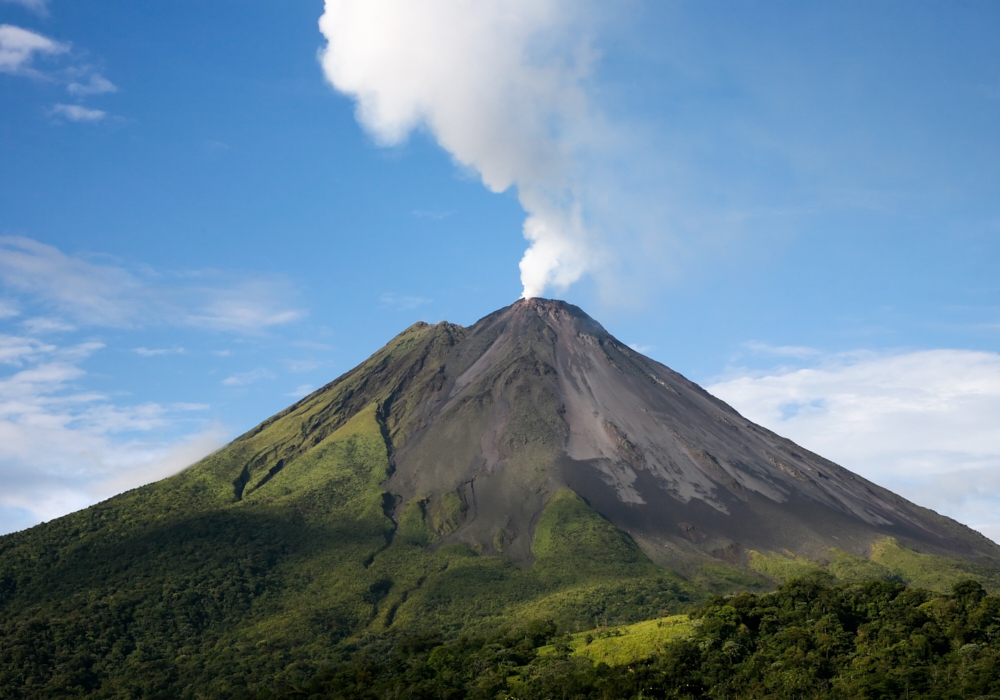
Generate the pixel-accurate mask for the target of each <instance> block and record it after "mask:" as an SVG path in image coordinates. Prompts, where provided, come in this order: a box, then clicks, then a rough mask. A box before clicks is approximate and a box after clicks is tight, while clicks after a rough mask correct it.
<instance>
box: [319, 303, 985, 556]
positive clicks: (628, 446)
mask: <svg viewBox="0 0 1000 700" xmlns="http://www.w3.org/2000/svg"><path fill="white" fill-rule="evenodd" d="M408 334H409V335H408ZM411 336H412V337H411ZM393 342H394V343H396V344H397V345H396V346H394V345H393V344H390V346H387V348H388V347H397V346H399V347H403V348H404V349H405V352H403V351H401V350H398V349H397V350H393V352H392V354H391V356H390V355H387V356H386V358H385V359H383V360H380V361H379V362H380V363H381V364H379V365H378V372H377V373H376V374H375V375H374V376H372V377H370V378H364V381H361V380H360V379H358V377H354V379H352V381H354V382H355V383H358V382H360V384H359V386H361V387H367V389H366V392H367V393H365V396H368V399H367V400H371V399H372V398H376V399H377V400H379V401H380V402H382V406H383V412H384V414H385V420H386V426H387V431H388V437H389V439H390V440H391V443H392V447H393V450H394V462H395V472H394V473H393V475H392V477H391V478H390V479H389V481H388V483H387V485H386V486H387V488H388V489H389V490H390V491H392V492H393V493H396V494H398V495H399V496H400V499H399V506H398V509H397V512H400V511H401V509H403V508H405V507H406V504H407V503H409V502H411V501H412V500H413V499H419V501H420V502H421V503H424V504H426V507H427V508H429V509H431V510H433V509H434V508H438V509H439V510H440V509H441V508H444V507H445V506H444V505H442V504H443V503H445V502H446V501H447V502H449V503H452V505H451V506H449V507H450V508H451V511H450V512H451V515H450V516H449V520H448V522H449V523H450V525H449V527H448V531H447V532H440V533H439V534H441V535H443V540H442V542H444V543H447V542H464V543H466V544H469V545H471V546H473V547H475V548H477V549H478V550H479V551H482V552H484V553H492V554H502V555H503V556H506V557H509V558H511V559H513V560H515V561H518V562H520V563H528V562H530V561H531V560H532V554H531V538H532V534H533V530H534V525H535V523H536V522H537V519H538V517H539V516H540V514H541V512H542V510H543V509H544V507H545V504H546V502H547V500H548V499H549V498H550V497H551V495H552V494H553V493H555V492H556V491H557V490H558V489H561V488H570V489H572V490H574V491H576V492H577V493H578V494H580V495H581V496H582V497H583V498H584V499H585V500H586V501H587V502H588V503H589V504H590V505H591V507H593V508H594V509H595V510H597V511H598V512H599V513H601V514H602V515H603V516H604V517H605V518H607V519H608V520H610V521H611V522H612V523H614V524H615V525H616V526H618V527H619V528H621V529H623V530H625V531H627V532H628V533H629V534H630V535H631V536H632V537H633V538H634V539H635V540H636V541H637V542H638V543H639V544H640V545H641V546H642V547H643V549H644V550H645V551H646V552H647V554H649V555H650V557H651V558H652V559H653V560H654V561H658V562H660V563H662V564H664V565H667V566H673V567H681V568H683V564H684V563H685V562H690V561H692V559H701V560H703V559H704V558H706V557H717V558H723V559H726V560H729V561H733V562H740V561H745V558H746V553H747V552H748V551H749V550H757V551H775V552H780V551H784V552H789V553H793V554H796V555H802V556H806V557H809V558H812V559H823V558H825V557H827V556H828V555H829V552H830V549H831V548H838V549H842V550H845V551H848V552H851V553H854V554H858V555H865V554H866V553H867V551H868V548H869V547H870V545H871V543H872V542H874V541H875V540H877V539H880V538H882V537H885V536H887V535H888V536H893V537H896V538H897V539H898V540H899V541H901V542H902V543H904V544H907V545H909V546H911V547H915V548H917V549H919V550H921V551H925V552H931V553H936V554H943V555H946V556H952V557H955V556H959V557H963V558H967V559H972V560H975V559H978V558H984V559H986V560H994V559H1000V547H997V545H995V544H994V543H993V542H991V541H990V540H988V539H986V538H985V537H983V536H982V535H980V534H979V533H977V532H975V531H973V530H971V529H969V528H967V527H965V526H963V525H960V524H959V523H957V522H955V521H953V520H951V519H949V518H945V517H943V516H940V515H938V514H936V513H934V512H932V511H930V510H927V509H925V508H921V507H919V506H917V505H915V504H913V503H910V502H909V501H907V500H905V499H903V498H901V497H900V496H897V495H895V494H893V493H892V492H890V491H888V490H886V489H883V488H881V487H879V486H877V485H875V484H873V483H871V482H869V481H867V480H865V479H863V478H862V477H860V476H858V475H856V474H853V473H851V472H850V471H848V470H846V469H844V468H842V467H840V466H838V465H836V464H834V463H832V462H830V461H829V460H826V459H823V458H822V457H820V456H818V455H815V454H813V453H811V452H809V451H808V450H805V449H803V448H801V447H799V446H797V445H795V444H794V443H792V442H791V441H789V440H786V439H784V438H782V437H780V436H778V435H776V434H774V433H772V432H770V431H769V430H767V429H765V428H762V427H761V426H758V425H755V424H753V423H751V422H750V421H748V420H747V419H746V418H744V417H743V416H741V415H740V414H739V413H738V412H736V411H735V410H734V409H733V408H731V407H730V406H728V405H726V404H725V403H723V402H722V401H720V400H719V399H717V398H715V397H713V396H711V395H710V394H708V393H707V392H706V391H705V390H703V389H702V388H701V387H699V386H697V385H696V384H694V383H692V382H690V381H688V380H687V379H685V378H684V377H682V376H681V375H679V374H677V373H676V372H674V371H672V370H671V369H669V368H668V367H666V366H664V365H662V364H660V363H658V362H655V361H653V360H651V359H649V358H647V357H645V356H643V355H641V354H640V353H638V352H636V351H634V350H632V349H631V348H629V347H627V346H626V345H624V344H623V343H621V342H619V341H618V340H616V339H615V338H613V337H612V336H611V335H610V334H609V333H608V332H607V331H605V330H604V328H602V327H601V325H600V324H598V323H597V322H596V321H594V320H593V319H592V318H590V317H589V316H587V314H585V313H584V312H583V311H582V310H580V309H579V308H578V307H576V306H573V305H571V304H567V303H565V302H561V301H552V300H546V299H531V300H521V301H518V302H516V303H515V304H513V305H511V306H509V307H507V308H504V309H501V310H499V311H497V312H495V313H493V314H491V315H489V316H487V317H485V318H483V319H482V320H480V321H479V322H477V323H476V324H475V325H473V326H471V327H469V328H462V327H460V326H455V325H453V324H447V323H441V324H437V325H436V326H428V325H426V324H418V326H415V327H413V328H411V329H409V330H408V331H407V332H406V333H404V334H402V335H401V336H399V337H398V338H397V339H396V340H394V341H393ZM404 346H405V347H404ZM378 357H379V356H378V355H376V356H375V357H374V358H373V360H370V361H369V363H366V364H365V365H362V366H361V367H359V368H358V369H356V370H354V371H353V372H352V373H357V372H369V373H371V372H372V371H373V370H372V367H371V363H372V362H373V361H374V360H375V359H376V358H378ZM352 373H349V374H348V375H345V378H349V377H350V376H351V375H352ZM343 379H344V378H342V380H343ZM338 382H341V380H338ZM338 382H334V384H333V385H331V387H333V386H334V385H337V384H338ZM455 494H457V496H458V498H457V499H456V498H455ZM449 499H450V500H449ZM456 503H460V505H458V506H456V505H454V504H456Z"/></svg>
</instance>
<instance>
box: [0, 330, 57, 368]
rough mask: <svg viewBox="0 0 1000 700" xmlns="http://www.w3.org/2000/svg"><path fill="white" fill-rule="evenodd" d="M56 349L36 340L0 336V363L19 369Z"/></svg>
mask: <svg viewBox="0 0 1000 700" xmlns="http://www.w3.org/2000/svg"><path fill="white" fill-rule="evenodd" d="M55 349H56V347H55V346H54V345H49V344H47V343H43V342H42V341H40V340H37V339H36V338H24V337H20V336H15V335H0V363H3V364H5V365H15V366H18V367H20V366H21V365H23V364H24V363H25V362H26V361H31V360H34V359H35V358H37V357H39V356H41V355H44V354H47V353H51V352H52V351H54V350H55Z"/></svg>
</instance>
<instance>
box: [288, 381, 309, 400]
mask: <svg viewBox="0 0 1000 700" xmlns="http://www.w3.org/2000/svg"><path fill="white" fill-rule="evenodd" d="M315 388H316V387H314V386H313V385H312V384H300V385H298V386H297V387H295V388H294V389H292V390H291V391H290V392H288V393H287V394H285V396H289V397H291V398H293V399H301V398H302V397H303V396H308V395H309V394H311V393H312V392H313V390H314V389H315Z"/></svg>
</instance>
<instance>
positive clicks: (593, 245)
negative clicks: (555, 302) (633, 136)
mask: <svg viewBox="0 0 1000 700" xmlns="http://www.w3.org/2000/svg"><path fill="white" fill-rule="evenodd" d="M592 17H593V13H592V11H591V8H590V6H589V4H587V3H584V4H581V3H570V2H567V1H565V0H501V1H500V2H490V3H472V2H465V1H463V0H431V1H430V2H423V3H419V4H414V3H411V2H407V1H406V0H327V2H326V9H325V12H324V14H323V16H322V17H321V19H320V21H319V26H320V30H321V32H322V33H323V35H324V36H325V37H326V39H327V41H328V44H327V46H326V48H325V49H323V50H322V52H321V54H320V60H321V63H322V67H323V71H324V74H325V76H326V78H327V79H328V80H329V81H330V83H331V84H332V85H333V86H334V87H335V88H336V89H337V90H339V91H341V92H343V93H345V94H347V95H349V96H351V97H353V98H354V99H355V100H356V101H357V118H358V120H359V122H360V123H361V124H362V125H363V126H364V128H365V129H366V130H367V131H368V132H369V133H370V134H371V135H372V136H373V137H374V138H375V140H376V141H377V142H378V143H379V144H380V145H384V146H392V145H396V144H399V143H401V142H403V141H404V140H405V139H406V138H407V137H408V135H409V134H410V133H411V132H413V131H415V130H420V129H424V130H426V131H428V132H429V133H430V134H431V135H433V137H434V138H435V139H436V140H437V142H438V143H439V144H440V145H441V146H442V148H444V149H445V150H446V151H448V153H450V154H451V156H452V158H453V159H454V160H455V162H456V163H457V164H458V165H460V166H461V167H463V168H466V169H469V170H472V171H474V172H476V173H477V174H478V175H479V176H480V178H481V179H482V182H483V184H484V185H485V186H486V187H487V188H489V189H490V190H492V191H493V192H503V191H506V190H508V189H510V188H512V187H513V188H516V190H517V194H518V198H519V201H520V203H521V205H522V207H523V208H524V209H525V211H526V212H527V214H528V217H527V219H526V220H525V222H524V228H523V234H524V237H525V238H526V239H527V240H528V242H529V244H530V245H529V247H528V249H527V251H526V252H525V254H524V257H523V258H522V259H521V263H520V270H521V282H522V283H523V285H524V293H523V296H524V297H526V298H527V297H534V296H540V295H541V294H543V293H544V292H545V291H546V290H547V289H555V290H559V291H562V290H565V289H566V288H568V287H569V286H570V285H571V284H573V283H574V282H576V281H577V280H579V279H580V278H581V277H582V276H583V275H584V274H585V273H588V272H592V271H594V269H595V267H597V265H598V261H599V260H603V259H604V258H605V255H602V250H601V229H602V222H601V220H600V216H599V207H597V206H594V203H593V201H592V197H591V195H590V192H591V190H592V189H593V187H594V185H595V183H594V173H593V172H592V169H591V168H592V166H593V162H594V159H595V156H596V155H597V154H598V153H599V152H600V151H601V150H602V149H603V148H604V147H605V146H606V143H607V141H608V140H609V138H610V136H611V128H610V127H609V125H607V124H605V123H604V122H603V119H602V118H601V116H600V114H599V113H598V111H597V110H596V109H595V106H594V104H593V100H592V99H591V98H590V96H589V95H588V92H587V78H588V77H589V76H590V74H591V68H592V64H593V62H594V60H595V53H594V52H593V51H592V50H591V47H590V45H589V43H588V39H587V36H588V32H589V30H590V28H591V27H589V26H588V22H589V21H590V20H591V19H592Z"/></svg>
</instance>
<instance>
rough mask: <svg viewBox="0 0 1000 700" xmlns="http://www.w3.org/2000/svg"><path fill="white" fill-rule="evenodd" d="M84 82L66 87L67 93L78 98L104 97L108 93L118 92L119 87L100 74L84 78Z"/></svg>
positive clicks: (92, 74)
mask: <svg viewBox="0 0 1000 700" xmlns="http://www.w3.org/2000/svg"><path fill="white" fill-rule="evenodd" d="M83 81H84V82H78V81H73V82H72V83H70V84H69V85H67V86H66V91H67V92H69V94H71V95H76V96H77V97H86V96H87V95H103V94H104V93H108V92H118V87H117V86H116V85H115V84H114V83H112V82H111V81H110V80H108V79H107V78H105V77H104V76H103V75H101V74H100V73H91V74H90V75H87V76H85V77H84V78H83Z"/></svg>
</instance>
